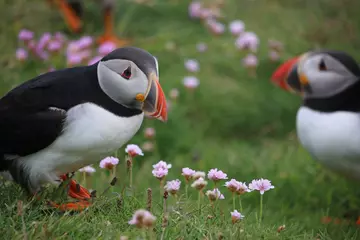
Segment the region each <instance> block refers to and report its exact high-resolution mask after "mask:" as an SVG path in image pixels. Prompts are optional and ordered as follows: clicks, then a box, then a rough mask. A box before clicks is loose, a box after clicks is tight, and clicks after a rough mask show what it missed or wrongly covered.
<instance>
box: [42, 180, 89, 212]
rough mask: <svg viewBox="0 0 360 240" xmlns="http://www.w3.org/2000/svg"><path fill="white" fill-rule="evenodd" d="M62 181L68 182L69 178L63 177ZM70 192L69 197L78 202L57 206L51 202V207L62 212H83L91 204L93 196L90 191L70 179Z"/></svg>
mask: <svg viewBox="0 0 360 240" xmlns="http://www.w3.org/2000/svg"><path fill="white" fill-rule="evenodd" d="M61 179H62V180H67V179H68V177H67V176H66V175H63V176H61ZM68 186H69V192H68V195H69V196H70V197H72V198H75V199H77V200H79V201H78V202H71V203H64V204H56V203H54V202H50V203H49V204H50V206H52V207H54V208H57V209H60V210H61V211H67V210H72V211H82V210H84V209H86V208H88V207H89V206H90V205H91V203H90V202H89V200H90V199H91V195H90V193H89V191H88V190H87V189H86V188H84V187H82V186H80V185H79V184H78V183H76V182H75V181H74V180H72V179H70V182H69V185H68Z"/></svg>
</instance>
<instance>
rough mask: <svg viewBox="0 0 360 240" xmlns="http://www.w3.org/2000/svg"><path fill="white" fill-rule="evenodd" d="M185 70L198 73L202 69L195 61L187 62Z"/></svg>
mask: <svg viewBox="0 0 360 240" xmlns="http://www.w3.org/2000/svg"><path fill="white" fill-rule="evenodd" d="M185 68H186V70H188V71H189V72H198V71H199V69H200V66H199V62H198V61H197V60H195V59H189V60H187V61H185Z"/></svg>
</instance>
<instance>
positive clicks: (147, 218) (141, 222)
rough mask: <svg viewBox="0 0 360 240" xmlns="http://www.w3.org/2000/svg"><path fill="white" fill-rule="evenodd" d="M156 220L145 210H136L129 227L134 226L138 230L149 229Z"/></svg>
mask: <svg viewBox="0 0 360 240" xmlns="http://www.w3.org/2000/svg"><path fill="white" fill-rule="evenodd" d="M155 220H156V217H155V216H154V215H152V214H151V212H149V211H147V210H145V209H139V210H137V211H136V212H135V213H134V215H133V217H132V218H131V220H130V221H129V224H130V225H135V226H136V227H138V228H144V227H151V226H152V225H153V224H154V222H155Z"/></svg>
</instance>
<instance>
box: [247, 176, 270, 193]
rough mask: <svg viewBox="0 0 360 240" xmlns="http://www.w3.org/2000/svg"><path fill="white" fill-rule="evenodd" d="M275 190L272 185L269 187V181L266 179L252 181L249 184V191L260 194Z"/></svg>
mask: <svg viewBox="0 0 360 240" xmlns="http://www.w3.org/2000/svg"><path fill="white" fill-rule="evenodd" d="M273 188H275V187H274V186H273V185H271V181H270V180H268V179H263V178H261V179H254V180H252V181H251V183H250V184H249V189H250V190H257V191H259V192H260V194H264V193H265V192H266V191H269V190H270V189H273Z"/></svg>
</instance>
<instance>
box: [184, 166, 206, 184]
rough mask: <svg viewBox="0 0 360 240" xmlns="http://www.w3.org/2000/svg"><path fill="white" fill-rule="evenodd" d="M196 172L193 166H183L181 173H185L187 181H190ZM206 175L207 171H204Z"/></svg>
mask: <svg viewBox="0 0 360 240" xmlns="http://www.w3.org/2000/svg"><path fill="white" fill-rule="evenodd" d="M195 173H196V171H195V170H192V169H191V168H188V167H187V168H183V169H182V173H181V175H183V176H184V177H185V179H186V181H187V182H188V181H189V180H190V179H192V178H193V176H194V174H195ZM204 177H205V173H204Z"/></svg>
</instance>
